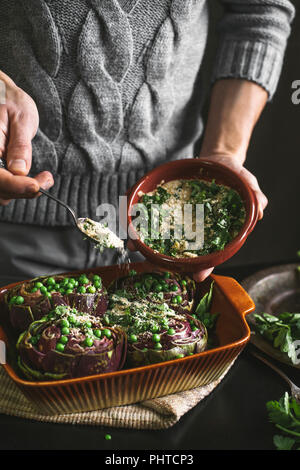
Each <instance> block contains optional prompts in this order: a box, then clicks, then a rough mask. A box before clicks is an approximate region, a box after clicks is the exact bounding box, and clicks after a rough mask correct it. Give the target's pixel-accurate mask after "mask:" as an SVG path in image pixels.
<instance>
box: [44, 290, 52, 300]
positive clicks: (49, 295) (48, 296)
mask: <svg viewBox="0 0 300 470" xmlns="http://www.w3.org/2000/svg"><path fill="white" fill-rule="evenodd" d="M45 297H47V298H48V299H51V297H52V295H51V292H48V291H47V292H45Z"/></svg>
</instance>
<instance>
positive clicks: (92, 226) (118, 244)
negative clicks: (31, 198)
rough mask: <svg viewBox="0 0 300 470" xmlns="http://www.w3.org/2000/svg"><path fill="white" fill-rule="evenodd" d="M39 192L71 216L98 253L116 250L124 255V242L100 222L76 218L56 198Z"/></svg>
mask: <svg viewBox="0 0 300 470" xmlns="http://www.w3.org/2000/svg"><path fill="white" fill-rule="evenodd" d="M39 192H40V193H42V194H44V195H45V196H47V197H49V198H50V199H53V200H54V201H55V202H57V203H58V204H60V205H62V206H63V207H64V208H65V209H67V210H68V211H69V213H70V214H71V216H72V218H73V221H74V222H75V225H76V227H77V228H78V230H80V232H81V233H83V234H84V235H85V236H86V238H89V239H91V240H93V242H96V244H97V247H98V248H99V250H100V251H103V249H104V248H116V249H117V250H118V251H119V252H120V253H121V254H122V255H124V253H125V247H124V241H123V240H121V238H119V237H118V236H117V235H116V234H115V233H114V232H112V231H111V230H110V229H109V228H108V227H106V226H104V225H103V224H101V223H100V222H96V221H95V220H92V219H89V218H87V217H84V218H78V217H77V216H76V214H75V212H74V211H73V209H72V208H71V207H70V206H68V204H66V203H64V202H63V201H61V200H60V199H58V198H57V197H55V196H53V195H52V194H50V193H49V192H48V191H45V190H44V189H42V188H40V189H39Z"/></svg>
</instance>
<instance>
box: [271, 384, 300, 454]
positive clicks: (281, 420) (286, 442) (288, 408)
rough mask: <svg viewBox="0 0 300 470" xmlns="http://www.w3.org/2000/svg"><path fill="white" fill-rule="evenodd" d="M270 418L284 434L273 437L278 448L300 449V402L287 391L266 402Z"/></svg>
mask: <svg viewBox="0 0 300 470" xmlns="http://www.w3.org/2000/svg"><path fill="white" fill-rule="evenodd" d="M266 407H267V411H268V416H269V420H270V421H271V423H273V424H275V426H276V428H277V429H279V430H280V431H281V433H282V434H276V435H275V436H274V438H273V442H274V445H275V447H276V449H278V450H300V403H298V402H297V400H296V399H295V398H294V397H291V396H290V395H289V394H288V392H286V393H285V394H284V395H283V397H281V398H280V399H279V400H278V401H277V400H271V401H268V402H267V404H266Z"/></svg>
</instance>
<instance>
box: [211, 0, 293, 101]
mask: <svg viewBox="0 0 300 470" xmlns="http://www.w3.org/2000/svg"><path fill="white" fill-rule="evenodd" d="M220 1H221V3H222V4H223V7H224V15H223V17H222V18H221V20H220V22H219V25H218V34H219V46H218V50H217V56H216V60H215V65H214V71H213V82H214V81H216V80H217V79H220V78H242V79H245V80H249V81H253V82H255V83H257V84H258V85H260V86H262V87H263V88H264V89H265V90H266V91H267V92H268V94H269V100H271V99H272V97H273V95H274V92H275V90H276V87H277V84H278V80H279V77H280V73H281V69H282V63H283V57H284V52H285V48H286V43H287V39H288V37H289V34H290V30H291V23H292V20H293V18H294V14H295V9H294V7H293V5H292V3H291V2H290V1H288V0H220Z"/></svg>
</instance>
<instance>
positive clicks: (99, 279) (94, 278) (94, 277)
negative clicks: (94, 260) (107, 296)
mask: <svg viewBox="0 0 300 470" xmlns="http://www.w3.org/2000/svg"><path fill="white" fill-rule="evenodd" d="M93 281H98V282H99V281H100V282H101V277H100V276H98V274H94V276H93Z"/></svg>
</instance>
